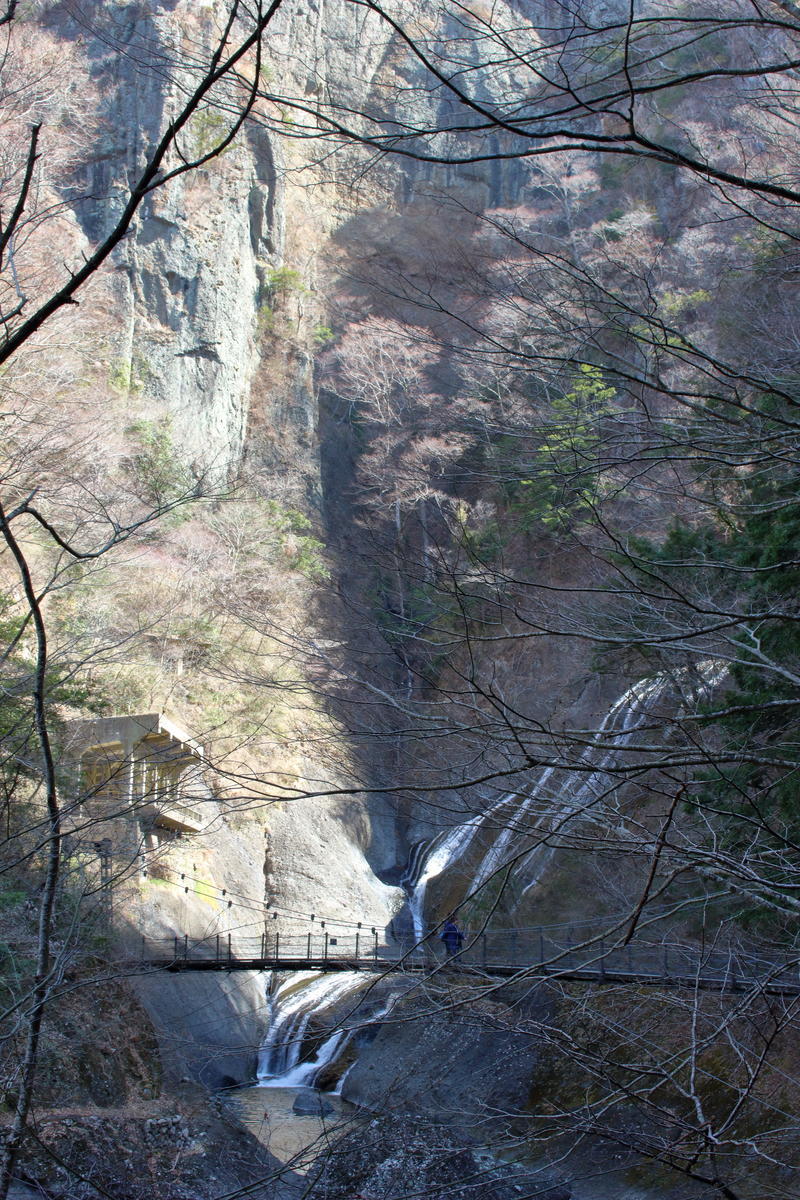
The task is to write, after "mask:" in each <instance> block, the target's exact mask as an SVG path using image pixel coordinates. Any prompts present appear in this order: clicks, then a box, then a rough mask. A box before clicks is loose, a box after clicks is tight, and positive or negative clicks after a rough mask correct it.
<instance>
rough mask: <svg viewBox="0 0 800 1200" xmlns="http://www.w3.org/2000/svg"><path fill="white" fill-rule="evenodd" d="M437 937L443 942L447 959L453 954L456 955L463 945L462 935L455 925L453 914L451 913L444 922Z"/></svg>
mask: <svg viewBox="0 0 800 1200" xmlns="http://www.w3.org/2000/svg"><path fill="white" fill-rule="evenodd" d="M439 937H440V938H441V939H442V941H443V942H444V945H445V949H446V950H447V954H448V957H452V956H453V955H454V954H458V952H459V950H460V949H461V947H462V945H463V944H464V934H463V933H462V932H461V930H460V929H459V928H458V926H457V925H456V918H455V914H454V913H451V915H450V916H449V917H448V918H447V920H446V921H445V923H444V927H443V928H442V932H441V933H440V934H439Z"/></svg>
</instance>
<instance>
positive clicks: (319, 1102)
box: [292, 1088, 333, 1117]
mask: <svg viewBox="0 0 800 1200" xmlns="http://www.w3.org/2000/svg"><path fill="white" fill-rule="evenodd" d="M292 1112H295V1113H297V1115H298V1116H300V1117H306V1116H308V1117H320V1116H322V1117H327V1116H329V1115H330V1114H331V1113H332V1112H333V1105H332V1104H329V1103H328V1101H327V1100H326V1099H325V1098H324V1096H321V1095H320V1094H319V1092H315V1091H314V1089H313V1088H303V1089H302V1091H300V1092H298V1094H297V1097H296V1098H295V1102H294V1104H293V1105H292Z"/></svg>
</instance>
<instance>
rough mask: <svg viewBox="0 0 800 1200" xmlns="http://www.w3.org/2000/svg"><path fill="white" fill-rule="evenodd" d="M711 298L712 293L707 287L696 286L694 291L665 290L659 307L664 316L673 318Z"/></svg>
mask: <svg viewBox="0 0 800 1200" xmlns="http://www.w3.org/2000/svg"><path fill="white" fill-rule="evenodd" d="M710 299H711V293H710V292H707V291H706V289H705V288H695V290H694V291H692V292H665V293H664V295H663V296H662V297H661V301H660V303H659V309H660V311H661V312H662V313H663V315H664V316H666V317H669V318H670V319H673V318H675V317H680V316H683V315H684V314H685V313H687V312H690V311H691V310H692V309H693V308H697V306H698V305H700V304H705V303H706V302H707V301H708V300H710Z"/></svg>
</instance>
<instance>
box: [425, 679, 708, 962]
mask: <svg viewBox="0 0 800 1200" xmlns="http://www.w3.org/2000/svg"><path fill="white" fill-rule="evenodd" d="M726 671H727V667H726V666H725V664H722V663H719V662H716V661H714V660H709V661H706V662H701V663H699V664H698V665H697V666H696V668H695V672H694V673H693V674H691V675H690V673H689V672H688V671H685V670H684V671H677V672H674V673H664V674H661V675H656V676H654V677H653V678H651V679H644V680H640V681H639V682H638V683H635V684H634V685H633V686H632V687H630V688H628V689H627V691H625V692H624V693H623V694H622V695H621V696H620V697H619V698H618V699H617V700H616V701H615V702H614V704H613V705H612V706H611V708H610V709H609V711H608V713H607V715H606V717H605V719H604V720H603V722H602V724H601V725H600V728H599V730H598V731H597V734H596V735H595V741H596V743H597V744H596V745H590V746H588V747H587V748H586V750H585V751H584V752H583V754H582V756H581V769H575V768H573V769H572V770H570V769H569V768H561V769H557V768H555V767H546V768H545V769H544V770H542V771H541V772H540V773H539V774H538V775H537V776H536V777H535V778H534V779H533V780H532V781H531V782H530V783H529V784H527V785H526V787H525V790H524V792H521V791H516V792H510V793H508V794H507V795H505V796H503V797H501V799H499V800H497V801H495V803H494V804H492V805H491V806H490V807H489V808H488V809H487V810H486V812H485V813H481V814H480V815H477V816H474V817H472V818H470V820H469V821H467V822H465V823H464V824H462V825H456V826H454V827H453V828H452V829H449V830H448V831H447V832H446V833H443V834H440V835H439V836H438V837H437V838H435V839H434V841H433V842H431V843H430V844H429V846H428V849H427V852H426V854H425V856H424V857H423V858H422V859H421V860H420V858H419V854H418V850H417V851H415V855H414V859H415V862H414V863H413V864H412V865H413V866H414V868H415V869H414V872H413V874H414V875H415V876H416V878H414V879H413V882H412V881H411V876H412V872H411V869H409V871H408V872H407V878H408V879H409V883H408V884H406V886H407V890H408V907H409V910H410V912H411V916H412V919H413V922H414V933H415V936H416V938H417V940H421V939H422V938H424V936H425V934H426V932H427V930H426V925H425V896H426V891H427V887H428V884H429V883H430V881H431V880H432V879H435V878H437V877H438V876H440V875H442V874H443V873H444V872H445V871H447V870H449V869H451V868H452V867H453V866H454V864H455V863H456V862H458V861H459V860H462V859H464V858H465V857H466V856H467V854H468V852H469V850H470V848H471V847H472V844H473V842H474V841H475V839H476V837H477V835H478V834H479V833H481V832H483V833H484V834H485V833H487V832H489V831H490V830H491V828H492V825H493V824H495V823H496V820H497V819H499V818H502V828H501V829H500V832H499V833H498V835H497V837H496V838H494V839H493V841H492V842H491V844H490V845H489V847H488V848H487V849H486V850H485V851H484V853H483V854H482V855H481V857H480V859H479V860H478V863H477V865H476V866H475V867H474V868H473V869H472V872H471V877H470V881H469V885H468V887H467V889H466V891H467V892H472V891H474V890H475V888H477V887H479V886H480V885H481V884H482V883H485V882H486V880H488V879H490V878H491V877H492V876H493V875H494V874H495V873H496V872H497V871H499V870H501V869H502V868H503V867H504V866H506V865H509V864H510V863H511V862H513V861H514V859H515V858H517V857H518V854H519V848H518V845H516V844H515V843H516V842H517V841H518V839H519V838H520V837H522V836H525V837H530V836H531V830H530V828H528V826H529V824H530V821H529V815H530V813H531V810H532V809H533V808H534V807H535V806H536V805H537V803H538V804H541V803H542V802H544V803H546V806H547V808H546V812H543V813H540V819H541V818H546V819H547V820H548V823H549V825H550V827H551V828H552V825H553V818H555V819H556V823H557V822H558V820H559V819H562V820H563V819H565V818H567V817H568V816H569V815H570V814H571V813H573V812H578V811H581V810H582V809H584V808H585V807H586V806H587V805H590V804H591V803H592V802H593V801H594V800H596V799H597V798H598V797H599V796H601V795H602V793H603V791H604V790H605V789H606V787H607V786H608V773H609V771H610V769H611V768H612V767H613V765H614V763H615V762H616V761H617V760H618V757H619V754H620V752H621V751H622V750H624V749H625V748H626V747H627V746H629V745H630V743H631V740H632V738H633V737H634V736H635V734H636V733H637V731H638V730H639V729H640V728H641V726H642V722H643V720H644V719H646V718H647V716H648V714H649V713H650V711H651V710H652V708H653V706H654V705H655V704H656V703H657V701H658V700H659V699H660V698H661V697H662V696H663V695H664V693H665V692H667V691H668V690H669V689H671V688H672V689H674V690H681V687H682V685H683V684H684V683H686V682H688V681H690V680H693V681H695V682H696V688H695V691H696V692H699V693H705V692H708V691H709V690H710V689H711V688H713V687H715V686H716V685H717V684H718V683H720V682H721V680H722V678H723V677H724V675H725V673H726ZM609 741H611V742H612V744H611V745H609ZM589 766H593V767H594V769H593V770H587V769H586V768H587V767H589ZM554 777H555V779H554ZM552 853H553V851H552V849H551V848H550V847H548V846H546V845H544V844H541V845H539V846H536V847H533V848H532V849H531V850H530V852H529V853H528V854H526V855H524V857H523V858H522V859H521V861H519V862H518V863H517V865H516V867H515V875H516V876H517V877H518V878H522V879H523V880H524V887H523V892H522V894H523V895H524V894H525V892H527V891H529V890H530V889H531V888H532V887H534V886H535V885H536V884H537V883H538V881H539V879H540V878H541V874H542V871H543V869H544V867H545V865H546V863H547V861H548V859H549V857H550V855H551V854H552Z"/></svg>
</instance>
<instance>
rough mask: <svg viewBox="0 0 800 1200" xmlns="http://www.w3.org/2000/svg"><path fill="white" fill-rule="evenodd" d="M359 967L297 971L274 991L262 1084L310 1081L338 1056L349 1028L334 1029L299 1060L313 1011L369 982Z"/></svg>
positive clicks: (262, 1056)
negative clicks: (333, 971) (312, 1053)
mask: <svg viewBox="0 0 800 1200" xmlns="http://www.w3.org/2000/svg"><path fill="white" fill-rule="evenodd" d="M367 982H368V981H367V979H366V978H365V976H364V975H363V974H362V973H361V972H360V971H342V972H337V973H336V974H335V975H334V974H331V975H323V974H320V972H318V971H293V972H292V973H291V975H289V976H288V977H287V978H286V979H285V980H284V981H283V982H282V983H281V985H280V987H279V988H278V989H277V991H276V992H275V994H274V995H273V996H271V997H270V1002H269V1003H270V1024H269V1032H268V1034H267V1038H266V1041H265V1042H264V1044H263V1046H262V1047H261V1052H260V1054H259V1064H258V1080H259V1083H260V1084H261V1086H262V1087H310V1086H311V1085H312V1084H313V1082H314V1077H315V1076H316V1075H317V1073H318V1072H319V1071H320V1070H321V1069H322V1067H324V1066H326V1065H327V1064H328V1063H329V1062H331V1061H332V1060H333V1058H334V1057H335V1055H336V1053H337V1051H338V1050H339V1049H340V1047H341V1044H342V1041H343V1039H344V1038H345V1036H346V1034H347V1031H346V1030H344V1029H337V1030H335V1031H334V1032H333V1033H332V1034H331V1035H330V1037H328V1038H326V1040H325V1041H324V1042H323V1043H322V1044H321V1045H320V1047H319V1049H318V1050H317V1053H316V1054H315V1056H314V1058H313V1059H312V1060H311V1061H310V1062H302V1063H301V1062H300V1054H301V1052H302V1048H303V1038H304V1037H305V1033H306V1030H307V1028H308V1022H309V1021H310V1019H311V1016H312V1014H314V1013H317V1012H320V1011H324V1010H325V1009H326V1008H331V1007H333V1005H334V1004H336V1003H337V1001H339V1000H341V999H343V998H344V997H345V996H346V995H347V994H348V993H349V992H355V991H357V990H358V989H359V988H362V987H364V986H365V985H366V983H367Z"/></svg>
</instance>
